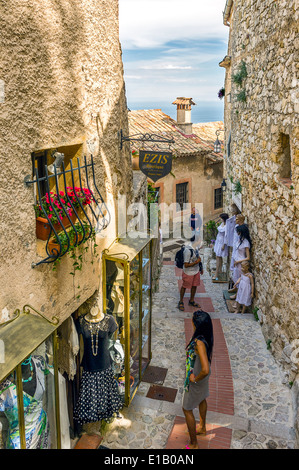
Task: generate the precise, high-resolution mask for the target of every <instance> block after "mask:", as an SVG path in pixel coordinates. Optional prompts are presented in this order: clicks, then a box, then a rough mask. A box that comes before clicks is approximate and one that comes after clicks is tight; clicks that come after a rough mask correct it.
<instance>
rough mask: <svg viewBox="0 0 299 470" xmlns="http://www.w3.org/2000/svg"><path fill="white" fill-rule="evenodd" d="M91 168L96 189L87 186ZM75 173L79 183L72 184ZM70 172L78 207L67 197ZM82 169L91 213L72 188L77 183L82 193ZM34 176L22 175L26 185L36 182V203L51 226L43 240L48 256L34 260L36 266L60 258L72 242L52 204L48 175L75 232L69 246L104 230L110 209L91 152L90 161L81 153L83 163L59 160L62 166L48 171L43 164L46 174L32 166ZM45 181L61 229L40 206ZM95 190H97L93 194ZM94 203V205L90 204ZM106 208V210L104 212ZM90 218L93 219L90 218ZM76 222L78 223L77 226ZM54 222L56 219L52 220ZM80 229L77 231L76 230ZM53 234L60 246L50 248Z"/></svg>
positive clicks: (78, 244) (53, 211) (107, 223)
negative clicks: (74, 165)
mask: <svg viewBox="0 0 299 470" xmlns="http://www.w3.org/2000/svg"><path fill="white" fill-rule="evenodd" d="M89 168H91V170H92V181H93V187H94V189H95V191H93V190H92V189H91V187H90V183H89V180H90V179H89V176H88V169H89ZM75 172H77V173H78V180H79V185H78V186H76V185H75V177H74V173H75ZM67 173H70V174H71V181H72V186H71V189H72V190H73V194H74V196H75V199H76V202H77V203H78V205H77V208H76V207H75V205H74V203H73V202H72V200H71V198H70V197H69V194H68V189H69V188H70V186H67V181H66V174H67ZM82 173H83V174H84V175H85V188H84V189H88V190H89V192H90V196H91V199H92V203H91V204H89V205H88V207H89V208H90V211H91V215H90V214H89V215H88V213H87V211H86V210H85V208H84V205H83V204H82V202H81V201H80V198H79V197H78V194H77V191H76V190H75V187H79V189H80V190H81V193H83V186H82V178H83V176H82ZM34 176H35V179H33V180H32V181H30V180H29V178H28V177H26V178H25V180H24V182H25V184H26V186H31V185H34V184H36V185H37V195H38V196H37V197H38V203H39V206H40V207H41V210H42V212H43V214H44V216H45V219H47V221H48V224H49V226H50V231H49V236H48V239H47V243H46V253H47V257H46V258H44V259H42V260H41V261H38V262H36V263H32V265H31V266H32V268H35V267H36V266H38V265H40V264H49V263H54V262H55V261H56V260H58V259H59V258H62V257H63V256H64V255H65V254H66V253H68V251H69V248H70V245H71V239H70V236H69V233H68V231H67V230H66V227H65V226H64V224H63V221H62V220H61V218H60V217H59V214H58V212H57V208H55V205H54V204H53V202H52V201H51V195H50V184H49V180H50V179H51V178H54V181H55V187H56V194H57V199H58V201H59V204H60V207H61V208H62V209H63V212H64V214H65V216H66V217H67V219H68V221H69V223H70V225H71V227H72V230H73V233H74V234H75V241H74V243H72V246H74V247H77V246H80V245H81V244H82V243H84V242H85V241H87V240H88V239H90V238H91V236H92V234H93V233H99V232H101V231H102V230H104V229H105V228H106V227H107V226H108V225H109V223H110V221H111V214H110V211H109V209H108V207H107V205H106V203H105V201H104V199H103V197H102V195H101V193H100V191H99V189H98V187H97V184H96V180H95V169H94V161H93V156H92V155H91V159H90V163H87V158H86V156H84V164H82V165H80V160H79V158H77V167H75V168H74V167H73V162H72V160H70V169H69V170H66V169H65V165H64V162H62V170H61V171H57V169H56V167H54V173H53V174H51V175H49V172H48V167H47V165H45V176H39V171H38V168H35V169H34ZM60 176H62V181H63V187H64V196H63V197H62V196H61V195H60V190H61V189H59V183H58V178H59V177H60ZM42 185H45V187H46V194H48V195H49V204H50V206H51V209H52V211H51V213H52V214H53V215H54V216H55V217H56V219H57V221H58V223H59V225H60V227H61V229H62V230H58V229H57V226H56V228H55V226H54V223H53V222H52V221H51V218H50V217H49V215H48V214H47V212H46V210H45V208H44V206H43V201H42V188H41V186H42ZM95 193H97V194H96V195H95ZM62 199H64V200H66V201H67V204H68V207H70V208H71V209H72V211H73V212H74V214H75V215H76V217H77V222H73V221H72V219H71V217H70V215H69V213H68V211H67V210H66V207H65V203H63V202H62ZM93 205H94V206H95V207H93ZM80 209H81V210H82V212H83V217H84V219H83V220H82V219H81V217H80V215H79V210H80ZM104 212H105V213H104ZM91 219H93V220H91ZM76 224H79V226H78V225H77V227H76ZM55 225H56V222H55ZM79 231H80V233H79ZM62 232H63V233H64V235H65V239H66V243H64V244H62V242H61V239H60V237H59V233H62ZM53 234H54V237H55V240H56V241H55V243H56V242H57V245H59V249H56V248H52V249H51V251H50V249H49V241H50V239H51V237H53Z"/></svg>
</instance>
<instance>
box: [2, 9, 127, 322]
mask: <svg viewBox="0 0 299 470" xmlns="http://www.w3.org/2000/svg"><path fill="white" fill-rule="evenodd" d="M0 13H1V14H0V27H1V35H0V37H1V39H0V40H1V44H0V79H1V80H3V81H4V86H5V100H1V103H0V153H1V155H0V198H1V223H0V244H1V248H0V258H1V259H0V275H1V295H0V318H1V312H2V310H3V309H7V310H8V311H9V313H10V314H11V313H12V312H13V311H14V309H16V308H21V307H22V306H23V305H24V303H25V302H28V303H30V304H32V305H33V306H34V307H35V308H37V309H38V310H41V311H44V312H45V313H46V314H47V315H49V316H52V315H53V314H56V315H60V316H61V317H66V316H67V315H69V314H70V313H72V312H73V311H74V310H75V309H76V308H78V306H79V305H80V304H81V303H82V302H84V301H85V300H86V299H87V298H88V297H89V296H91V295H92V293H93V292H94V291H95V290H96V289H97V288H98V287H99V285H100V280H101V269H100V256H99V257H98V258H97V259H95V260H94V261H95V262H94V264H91V263H90V261H91V260H92V258H91V255H90V254H89V253H87V254H86V255H84V256H85V260H86V261H87V262H85V263H83V269H82V271H81V272H77V273H76V276H75V279H73V276H71V275H70V274H69V272H70V271H71V266H72V263H71V261H70V259H68V257H67V255H66V256H65V257H64V258H63V260H62V261H61V263H60V266H59V267H58V269H57V271H56V272H53V271H52V269H51V267H50V266H45V265H41V266H40V267H37V268H35V269H32V268H31V263H32V262H35V261H37V260H38V259H41V258H40V256H39V254H38V253H37V249H38V251H39V247H38V244H37V240H36V236H35V213H34V209H33V204H34V193H33V189H32V188H27V187H25V185H24V177H25V176H26V175H31V174H32V167H31V153H32V152H34V151H38V150H42V149H48V148H54V149H55V148H57V147H60V146H68V145H73V144H80V145H82V146H83V154H85V155H87V156H89V155H90V153H91V152H92V153H93V155H94V159H95V166H96V181H97V185H98V188H99V189H100V191H101V193H102V195H103V197H104V199H105V201H106V202H107V203H108V204H110V210H111V215H112V222H111V224H110V226H109V227H108V229H107V230H106V231H105V232H104V234H105V237H101V238H99V239H98V244H99V246H98V252H99V254H100V253H101V250H102V249H103V248H104V247H105V246H107V245H108V244H109V243H110V242H111V241H112V240H113V239H114V238H115V236H116V233H117V210H116V207H115V201H116V198H117V196H118V193H119V192H120V193H122V194H124V195H126V196H127V199H128V201H130V199H131V197H132V194H131V188H132V170H131V161H130V153H129V150H128V149H123V150H122V151H120V150H119V146H118V137H117V132H118V131H119V130H120V129H123V131H124V133H125V134H126V135H127V134H128V123H127V109H126V98H125V89H124V81H123V66H122V59H121V47H120V43H119V31H118V1H117V0H59V1H58V0H45V1H43V2H40V1H38V0H28V1H26V2H23V1H20V0H16V1H14V2H13V5H12V2H11V1H5V0H4V1H2V2H1V6H0ZM79 286H80V287H79ZM7 310H5V312H7Z"/></svg>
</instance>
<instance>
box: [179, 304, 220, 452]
mask: <svg viewBox="0 0 299 470" xmlns="http://www.w3.org/2000/svg"><path fill="white" fill-rule="evenodd" d="M192 323H193V327H194V333H193V336H192V338H191V340H190V342H189V344H188V346H187V347H186V380H185V384H184V395H183V412H184V415H185V419H186V424H187V428H188V432H189V436H190V444H189V445H188V446H186V449H198V443H197V437H196V436H197V434H205V433H206V414H207V401H206V398H207V397H208V396H209V377H210V374H211V361H212V352H213V344H214V336H213V325H212V320H211V317H210V315H209V314H208V313H206V312H204V311H202V310H197V311H196V312H194V313H193V318H192ZM197 406H198V408H199V417H200V423H199V427H198V428H197V429H196V421H195V417H194V414H193V410H194V408H196V407H197Z"/></svg>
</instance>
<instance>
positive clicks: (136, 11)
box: [119, 0, 228, 49]
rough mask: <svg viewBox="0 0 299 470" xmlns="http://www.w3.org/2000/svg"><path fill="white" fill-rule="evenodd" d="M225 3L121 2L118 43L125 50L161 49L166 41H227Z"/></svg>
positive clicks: (204, 0) (205, 0)
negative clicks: (119, 42)
mask: <svg viewBox="0 0 299 470" xmlns="http://www.w3.org/2000/svg"><path fill="white" fill-rule="evenodd" d="M224 7H225V0H120V2H119V10H120V40H121V43H122V46H123V47H124V48H126V49H135V48H153V47H160V46H161V45H163V44H166V43H167V42H169V41H173V40H175V41H178V40H184V39H192V38H193V39H200V38H205V39H208V38H213V39H216V38H217V39H223V40H226V38H227V34H228V27H227V26H224V25H223V17H222V12H223V10H224Z"/></svg>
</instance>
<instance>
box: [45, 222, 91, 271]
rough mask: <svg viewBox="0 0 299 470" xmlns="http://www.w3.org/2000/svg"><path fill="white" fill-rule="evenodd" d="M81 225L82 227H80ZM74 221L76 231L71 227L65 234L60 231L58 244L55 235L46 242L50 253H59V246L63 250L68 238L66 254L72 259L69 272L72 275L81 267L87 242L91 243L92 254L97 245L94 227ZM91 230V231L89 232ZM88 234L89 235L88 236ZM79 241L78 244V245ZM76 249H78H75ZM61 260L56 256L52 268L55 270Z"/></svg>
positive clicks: (65, 247)
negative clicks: (71, 266) (71, 269)
mask: <svg viewBox="0 0 299 470" xmlns="http://www.w3.org/2000/svg"><path fill="white" fill-rule="evenodd" d="M82 225H83V227H82ZM82 225H81V223H79V222H76V223H75V224H74V227H75V229H76V231H75V230H74V228H73V227H71V228H70V229H68V230H67V234H66V233H65V232H64V231H63V232H60V234H59V235H58V237H59V241H60V243H61V247H60V244H59V242H58V240H57V239H56V237H52V238H50V240H49V243H48V250H49V253H50V254H52V255H59V254H60V248H61V250H62V253H64V252H65V250H66V249H67V247H68V239H69V242H70V243H69V247H68V255H69V257H70V258H71V259H72V260H73V268H74V269H73V271H72V272H71V273H70V274H72V275H73V276H74V275H75V271H77V270H78V271H80V270H81V269H82V264H83V253H84V251H87V250H88V246H87V243H88V242H89V241H91V242H92V243H93V254H96V247H97V246H98V245H97V244H96V232H95V229H94V228H92V229H91V227H90V225H89V224H88V223H87V222H82ZM90 230H91V233H90ZM76 232H77V237H76ZM84 232H85V238H84V240H83V242H82V243H80V242H81V241H82V239H83V237H84ZM89 235H90V236H89ZM79 243H80V245H79ZM77 249H78V250H79V251H77ZM60 260H61V258H60V257H58V258H57V260H55V261H54V263H53V270H56V267H57V263H59V262H60Z"/></svg>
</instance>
